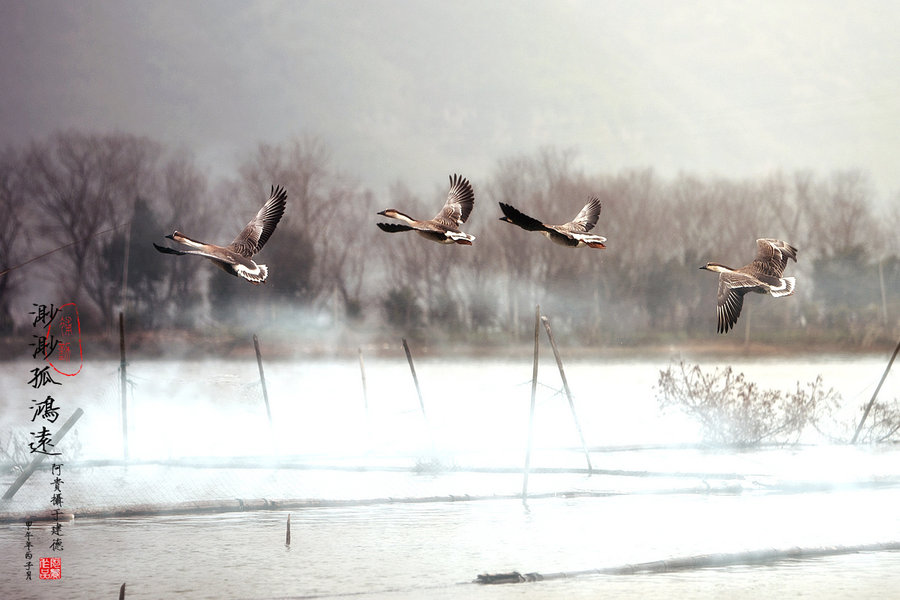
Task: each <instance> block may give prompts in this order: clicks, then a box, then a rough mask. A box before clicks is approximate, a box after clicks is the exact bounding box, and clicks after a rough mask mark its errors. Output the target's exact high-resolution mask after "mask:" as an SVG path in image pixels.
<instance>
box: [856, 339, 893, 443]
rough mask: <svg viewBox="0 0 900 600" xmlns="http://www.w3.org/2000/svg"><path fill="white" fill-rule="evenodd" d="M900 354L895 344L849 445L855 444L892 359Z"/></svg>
mask: <svg viewBox="0 0 900 600" xmlns="http://www.w3.org/2000/svg"><path fill="white" fill-rule="evenodd" d="M898 352H900V342H897V347H896V348H894V353H893V354H891V360H889V361H888V364H887V367H886V368H885V370H884V374H883V375H882V376H881V381H879V382H878V387H877V388H875V393H874V394H872V399H871V400H869V403H868V404H867V405H866V410H865V411H864V412H863V416H862V419H860V420H859V425H858V426H857V427H856V433H854V434H853V439H852V440H850V443H851V444H855V443H856V440H857V439H858V438H859V433H860V432H861V431H862V428H863V425H865V423H866V418H868V416H869V411H870V410H872V405H874V404H875V398H877V397H878V392H880V391H881V386H882V385H883V384H884V380H885V379H887V376H888V373H889V372H890V370H891V365H893V364H894V359H895V358H897V353H898Z"/></svg>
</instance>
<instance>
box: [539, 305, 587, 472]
mask: <svg viewBox="0 0 900 600" xmlns="http://www.w3.org/2000/svg"><path fill="white" fill-rule="evenodd" d="M541 321H543V323H544V329H545V330H546V331H547V338H549V339H550V347H551V348H553V356H554V357H555V358H556V366H557V367H559V376H560V377H561V378H562V382H563V388H564V389H565V390H566V398H568V399H569V408H570V409H572V418H573V419H574V420H575V429H577V430H578V438H579V439H580V440H581V447H582V448H583V449H584V457H585V458H586V459H587V466H588V473H589V474H590V473H593V472H594V468H593V467H592V466H591V454H590V452H588V448H587V444H586V443H585V441H584V434H583V433H582V432H581V423H579V422H578V413H577V412H575V401H574V400H572V391H571V390H570V389H569V381H568V380H567V379H566V372H565V370H564V369H563V364H562V359H561V358H560V357H559V349H558V348H557V347H556V341H555V340H554V339H553V332H552V331H550V319H548V318H547V317H546V316H542V317H541Z"/></svg>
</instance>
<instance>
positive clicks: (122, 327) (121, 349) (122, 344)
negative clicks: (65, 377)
mask: <svg viewBox="0 0 900 600" xmlns="http://www.w3.org/2000/svg"><path fill="white" fill-rule="evenodd" d="M119 356H120V358H121V361H120V363H119V387H121V388H122V454H123V456H124V457H125V460H128V401H127V398H128V395H127V393H128V392H127V390H126V386H127V385H128V381H127V378H126V375H125V315H124V313H122V312H121V311H119Z"/></svg>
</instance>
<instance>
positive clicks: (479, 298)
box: [0, 131, 900, 347]
mask: <svg viewBox="0 0 900 600" xmlns="http://www.w3.org/2000/svg"><path fill="white" fill-rule="evenodd" d="M575 159H576V156H575V154H574V153H573V152H571V151H566V150H559V149H553V148H544V149H541V150H538V151H536V152H534V153H533V154H526V155H521V156H514V157H508V158H501V159H499V160H498V161H497V163H496V165H495V167H494V168H493V170H492V172H491V174H490V175H489V176H488V177H487V178H486V179H485V180H483V181H478V180H472V185H473V187H474V190H475V206H474V210H473V211H472V214H471V216H470V217H469V219H468V222H467V223H466V227H465V228H464V230H465V231H466V232H468V233H471V234H473V235H474V236H475V237H476V239H475V242H474V245H473V246H470V247H469V246H458V245H455V244H454V245H442V244H435V243H433V242H430V241H429V240H426V239H424V238H422V237H420V236H418V235H415V234H413V233H402V234H389V233H385V232H382V231H381V230H379V229H378V227H376V222H378V221H384V219H383V218H382V217H379V216H377V215H376V212H378V211H380V210H384V209H386V208H397V209H399V210H401V211H403V212H405V213H408V214H410V215H412V216H414V217H416V218H420V219H428V218H431V217H432V216H433V215H434V214H435V213H436V212H437V211H438V210H439V209H440V207H441V206H442V205H443V202H444V200H445V199H446V196H447V189H448V181H449V180H448V176H449V175H451V174H452V173H453V169H454V167H453V165H448V170H447V172H445V173H431V174H425V175H424V176H426V177H430V178H432V179H433V181H434V191H433V193H432V194H429V195H428V196H427V197H417V196H415V195H414V194H412V193H411V192H410V191H409V188H408V187H406V186H405V185H404V184H402V183H397V184H395V185H394V186H393V187H392V188H391V190H390V192H389V197H387V198H376V197H375V195H374V194H373V193H372V192H371V191H369V190H368V189H367V188H366V187H365V182H358V181H354V180H353V179H350V178H348V177H347V176H345V175H342V173H347V172H352V167H348V166H347V165H334V164H332V161H331V158H330V154H329V151H328V148H327V146H326V145H325V144H324V143H322V142H321V141H320V140H318V139H315V138H299V139H296V140H293V141H291V142H289V143H285V144H283V145H269V144H260V145H259V146H258V147H257V148H256V149H255V151H253V152H252V153H251V154H249V155H248V157H247V158H246V160H244V162H243V163H242V164H241V165H240V166H239V168H238V169H237V170H236V172H235V175H234V177H233V178H227V179H216V180H210V178H209V177H208V176H207V175H206V174H205V173H204V171H203V170H202V169H201V168H200V167H199V166H198V165H197V163H196V162H195V159H194V158H193V157H192V156H191V155H190V154H188V153H186V152H184V151H172V150H170V149H167V148H165V147H163V146H162V145H161V144H159V143H157V142H155V141H153V140H150V139H148V138H144V137H136V136H132V135H127V134H110V135H101V134H91V133H85V132H79V131H67V132H62V133H58V134H56V135H53V136H51V137H50V138H48V139H45V140H41V141H37V142H34V143H32V144H30V145H28V146H27V147H22V148H8V149H6V150H5V151H4V152H3V153H2V154H0V212H2V214H3V215H4V218H3V219H2V222H0V271H2V270H5V269H8V268H10V267H15V266H17V265H20V264H22V263H25V262H26V261H28V260H29V259H31V258H33V257H35V256H39V255H41V254H43V253H45V252H48V251H50V250H53V249H54V248H59V247H61V246H67V245H68V247H66V248H64V249H63V250H60V251H59V252H55V253H53V254H52V255H49V256H48V257H46V258H43V259H41V260H39V261H35V262H33V263H30V264H28V265H26V266H24V267H22V268H18V269H14V270H12V271H10V272H9V273H7V274H6V275H3V276H0V334H6V335H10V334H14V333H15V331H16V330H17V329H19V328H22V327H23V326H24V324H25V320H26V316H27V315H26V314H25V313H27V311H28V310H30V309H31V303H32V302H46V303H49V302H51V301H56V302H57V303H60V302H62V301H66V302H70V301H74V302H77V304H78V307H79V311H80V312H81V313H82V315H83V317H82V321H83V327H84V328H85V330H86V334H103V333H104V332H105V333H107V334H108V333H111V332H113V331H114V330H115V328H116V323H117V318H118V313H119V311H121V310H123V309H124V311H125V314H126V315H127V316H126V318H127V322H128V327H129V329H130V330H131V331H135V332H140V331H156V332H161V331H167V330H172V331H195V332H210V331H212V332H216V334H217V335H244V334H246V333H248V332H257V331H263V332H268V333H269V335H270V336H271V337H276V338H279V339H280V340H281V341H284V340H297V342H298V343H302V342H303V340H307V339H316V338H321V337H323V336H332V337H333V338H334V339H336V340H337V339H340V340H342V341H344V342H346V343H349V344H356V343H358V342H357V340H358V339H363V338H367V339H373V338H374V339H377V338H385V339H388V338H390V339H394V338H398V337H400V336H405V337H411V338H414V339H415V338H419V339H427V340H430V341H431V342H437V341H440V340H446V341H451V342H454V343H457V342H458V343H476V344H477V343H479V342H492V343H493V342H497V343H502V342H512V343H516V342H522V341H523V340H526V339H527V338H528V336H529V335H532V333H531V332H533V315H534V306H535V304H540V305H541V307H542V310H543V312H544V313H545V314H548V315H551V316H552V318H553V320H554V328H555V330H557V331H559V332H560V334H561V335H566V336H569V339H570V343H573V344H579V345H609V344H620V345H621V344H636V345H640V344H658V343H667V342H671V341H677V340H701V341H702V340H713V339H715V338H717V337H718V334H716V288H717V278H716V276H715V275H714V274H711V273H709V272H706V271H702V270H699V267H700V266H702V265H704V264H706V262H707V261H714V262H718V263H722V264H725V265H729V266H731V267H735V268H736V267H741V266H743V265H745V264H747V263H749V262H750V261H751V260H752V259H753V258H754V256H755V253H756V239H757V238H761V237H772V238H778V239H781V240H784V241H786V242H788V243H790V244H791V245H793V246H795V247H796V248H797V249H798V254H797V262H796V263H794V262H790V264H789V265H788V266H787V269H786V271H785V275H786V276H794V277H796V281H797V283H796V293H795V294H794V295H792V296H788V297H784V298H772V297H770V296H759V295H755V294H751V295H748V296H747V297H746V299H745V302H744V311H743V313H742V316H741V318H740V320H739V321H738V322H737V325H736V327H735V329H734V330H732V331H731V332H729V333H728V334H726V335H727V336H730V337H732V338H736V339H737V340H740V341H752V342H755V343H773V344H798V345H810V344H815V343H828V344H840V345H844V346H847V347H866V346H869V345H872V344H876V343H878V344H880V343H884V342H895V341H896V339H897V338H898V337H900V235H898V231H900V203H898V202H889V203H881V202H876V198H874V195H873V194H874V192H873V186H872V184H871V182H870V181H869V179H868V177H867V175H866V174H865V173H864V172H861V171H859V170H842V171H835V172H831V173H828V174H818V173H814V172H813V171H798V172H793V173H784V172H780V171H776V172H773V173H771V174H769V175H766V176H761V177H759V178H750V179H746V178H745V179H729V178H721V177H700V176H695V175H691V174H687V173H686V174H681V175H678V176H675V177H671V178H664V177H661V176H659V175H657V174H656V173H655V172H654V171H653V169H652V168H642V169H626V170H621V171H618V172H615V173H609V172H603V171H602V170H598V171H596V172H584V171H583V170H581V169H577V168H576V167H575V166H574V165H575V163H576V160H575ZM413 169H414V168H413V167H411V168H410V171H411V172H412V171H413ZM461 175H463V176H467V174H466V173H461ZM422 177H423V174H422V173H416V178H417V180H421V179H422ZM273 184H274V185H281V186H284V187H285V188H286V189H287V194H288V199H287V209H286V211H285V214H284V218H283V219H282V220H281V222H280V223H279V224H278V226H277V229H276V230H275V232H274V233H273V235H272V236H271V238H270V239H269V241H268V242H267V244H266V246H265V248H264V249H263V250H262V252H261V253H260V254H259V255H257V257H255V258H256V260H257V262H258V263H263V264H265V265H267V267H268V269H269V277H268V280H267V281H266V283H265V284H264V285H260V286H254V285H251V284H249V283H248V282H247V281H244V280H241V279H239V278H237V277H231V276H229V275H228V274H226V273H223V272H222V271H220V270H219V269H216V268H215V267H214V266H213V265H212V264H211V263H209V262H208V261H206V260H203V259H200V258H197V257H192V256H182V257H176V256H166V255H163V254H159V253H158V252H156V250H155V249H154V248H153V246H152V244H153V243H154V242H156V243H158V244H164V243H168V240H165V239H164V238H163V236H165V235H167V234H171V233H172V232H173V230H175V229H178V230H179V231H181V232H183V233H185V234H187V235H189V236H192V237H196V238H197V239H200V240H204V241H209V242H212V243H216V244H222V245H225V244H228V243H229V242H231V240H232V239H233V238H234V236H235V235H236V233H237V232H238V231H240V229H241V228H242V227H243V226H244V225H245V224H246V223H247V222H248V221H249V220H250V219H251V218H252V217H253V215H255V214H256V211H257V210H259V207H260V206H262V204H263V202H265V200H266V198H267V197H268V193H269V190H270V186H271V185H273ZM592 196H596V197H598V198H599V199H600V202H601V204H602V211H601V214H600V218H599V222H598V223H597V225H596V227H595V228H594V229H593V230H592V233H596V234H598V235H601V236H604V237H606V238H607V241H606V248H605V249H592V248H577V249H571V248H565V247H562V246H559V245H556V244H551V243H550V242H549V241H548V240H546V239H544V238H543V237H542V236H539V235H536V234H534V233H530V232H527V231H524V230H523V229H521V228H519V227H515V226H511V225H509V224H507V223H503V222H501V221H500V220H499V218H500V217H501V216H502V214H503V213H502V212H501V211H500V208H499V206H498V203H500V202H502V203H504V204H508V205H511V206H513V207H515V208H516V209H518V210H519V211H521V212H523V213H526V214H528V215H531V216H533V217H535V218H537V219H539V220H541V221H544V222H547V223H556V224H559V223H565V222H567V221H570V220H571V219H572V218H573V217H574V216H575V215H576V214H577V213H578V211H579V210H580V209H581V207H582V206H584V205H585V203H586V202H587V201H588V199H589V198H590V197H592ZM111 228H112V229H113V230H112V231H107V232H106V233H100V232H104V231H106V230H109V229H111ZM126 258H127V268H126V262H125V261H126ZM47 290H49V291H47ZM37 294H40V295H41V297H37V296H36V295H37ZM28 325H29V326H30V323H28Z"/></svg>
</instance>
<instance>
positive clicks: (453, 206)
mask: <svg viewBox="0 0 900 600" xmlns="http://www.w3.org/2000/svg"><path fill="white" fill-rule="evenodd" d="M474 205H475V192H474V191H473V190H472V184H471V183H469V180H468V179H466V178H465V177H463V176H462V175H456V174H454V175H451V176H450V191H449V193H448V194H447V201H446V202H445V203H444V207H443V208H442V209H441V212H439V213H438V214H437V215H436V216H435V217H434V220H435V221H437V222H438V223H441V224H442V225H446V226H449V227H453V228H456V227H459V226H460V225H462V224H463V223H465V222H466V219H468V218H469V214H470V213H471V212H472V207H473V206H474Z"/></svg>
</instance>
